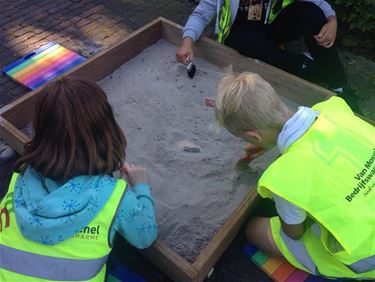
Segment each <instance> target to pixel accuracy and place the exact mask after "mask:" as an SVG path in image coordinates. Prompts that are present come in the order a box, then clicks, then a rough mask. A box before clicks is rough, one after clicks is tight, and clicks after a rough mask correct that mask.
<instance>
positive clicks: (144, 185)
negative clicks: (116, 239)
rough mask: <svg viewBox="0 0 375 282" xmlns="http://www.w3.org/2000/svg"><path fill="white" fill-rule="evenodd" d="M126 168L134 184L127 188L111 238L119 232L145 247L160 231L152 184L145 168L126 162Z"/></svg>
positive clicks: (137, 245)
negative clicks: (149, 182)
mask: <svg viewBox="0 0 375 282" xmlns="http://www.w3.org/2000/svg"><path fill="white" fill-rule="evenodd" d="M125 170H126V172H127V176H128V179H129V182H130V183H133V184H134V186H133V187H131V186H130V185H131V184H128V186H127V188H126V192H125V195H124V198H123V200H122V203H121V206H120V210H119V212H118V213H117V215H116V218H115V220H114V224H113V228H112V230H111V238H113V236H114V233H115V232H119V233H120V234H121V235H122V236H123V237H124V238H125V239H126V241H128V242H129V243H130V244H131V245H133V246H134V247H136V248H139V249H144V248H147V247H149V246H150V245H151V244H152V243H153V242H154V241H155V240H156V237H157V233H158V230H157V225H156V218H155V209H154V202H153V200H152V196H151V191H150V185H149V184H148V180H147V173H146V170H145V169H144V168H142V167H139V166H135V165H131V164H130V165H129V164H127V163H126V164H125Z"/></svg>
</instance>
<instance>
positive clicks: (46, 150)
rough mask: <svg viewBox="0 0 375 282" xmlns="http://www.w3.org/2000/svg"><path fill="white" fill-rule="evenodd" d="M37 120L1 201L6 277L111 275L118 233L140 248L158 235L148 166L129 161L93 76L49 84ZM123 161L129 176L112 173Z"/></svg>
mask: <svg viewBox="0 0 375 282" xmlns="http://www.w3.org/2000/svg"><path fill="white" fill-rule="evenodd" d="M33 126H34V136H33V139H32V140H31V141H30V142H29V143H27V144H26V145H25V152H24V154H23V156H22V157H21V158H20V159H19V160H18V162H17V163H16V171H15V173H14V174H13V176H12V180H11V184H10V186H9V190H8V193H7V194H6V195H5V197H4V198H3V200H2V202H1V206H0V211H1V214H0V216H1V223H2V225H1V227H0V249H1V250H0V253H1V259H0V281H36V280H37V281H53V280H59V281H104V279H105V272H106V260H107V257H108V255H109V253H110V251H111V248H112V243H113V241H114V237H115V235H116V234H117V233H119V234H120V235H121V236H123V237H124V238H125V239H126V240H127V241H128V242H129V243H130V244H132V245H133V246H135V247H136V248H140V249H142V248H147V247H148V246H150V245H151V244H152V242H153V241H154V240H155V239H156V236H157V226H156V220H155V213H154V203H153V200H152V197H151V193H150V186H149V184H148V179H147V173H146V170H145V169H144V168H142V167H139V166H136V165H132V164H127V163H125V164H124V161H125V148H126V139H125V136H124V134H123V132H122V130H121V129H120V127H119V125H118V124H117V122H116V121H115V119H114V116H113V112H112V108H111V106H110V104H109V103H108V101H107V97H106V94H105V93H104V92H103V90H102V89H101V88H100V87H99V86H98V85H96V84H95V83H94V82H90V81H87V80H83V79H77V78H69V77H66V78H62V79H59V80H57V81H54V82H51V83H49V84H47V85H46V86H45V87H44V88H43V90H42V91H41V93H40V94H39V95H38V97H36V103H35V112H34V119H33ZM123 167H125V170H126V171H127V179H128V182H127V181H125V180H124V179H122V178H119V179H117V178H114V177H113V173H114V172H116V171H122V170H123ZM130 185H131V186H130Z"/></svg>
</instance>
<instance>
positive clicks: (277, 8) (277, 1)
mask: <svg viewBox="0 0 375 282" xmlns="http://www.w3.org/2000/svg"><path fill="white" fill-rule="evenodd" d="M293 2H294V0H271V7H270V11H269V14H268V18H267V23H272V22H273V21H274V19H276V17H277V15H278V14H279V13H280V12H281V11H282V10H283V9H285V8H286V7H287V6H289V5H290V4H292V3H293Z"/></svg>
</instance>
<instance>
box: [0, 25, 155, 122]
mask: <svg viewBox="0 0 375 282" xmlns="http://www.w3.org/2000/svg"><path fill="white" fill-rule="evenodd" d="M139 36H142V37H144V38H146V39H147V40H146V41H145V42H144V43H143V44H142V45H141V46H140V48H137V49H134V48H132V49H130V50H129V54H130V55H129V56H128V57H127V60H125V61H123V62H118V63H120V64H124V63H126V62H127V61H129V60H130V59H132V58H134V57H135V56H136V55H137V54H139V53H140V52H142V51H143V50H144V49H145V48H147V47H148V46H150V45H151V44H153V43H155V42H156V41H157V40H158V39H160V38H161V19H160V18H157V19H155V20H153V21H151V22H150V23H148V24H146V25H144V26H143V27H141V28H139V29H137V30H136V31H134V32H132V33H129V34H128V35H126V36H125V37H124V39H123V40H121V41H120V42H118V43H116V44H115V45H113V46H111V47H109V48H106V49H105V50H102V51H101V52H99V53H98V54H96V55H95V56H93V57H91V58H89V59H88V60H86V61H85V62H83V63H82V64H80V65H78V66H76V67H74V68H72V69H71V70H69V71H68V72H66V73H64V74H63V75H62V76H60V77H64V76H68V75H75V76H80V77H85V78H88V79H93V80H95V81H96V80H98V78H97V76H98V75H96V77H94V76H92V77H91V76H90V71H88V70H89V69H90V68H92V66H91V65H95V64H97V63H98V61H106V59H107V58H106V56H108V54H110V53H115V51H116V50H117V49H121V46H123V45H126V44H131V43H133V42H136V41H137V39H138V38H139ZM133 44H135V43H133ZM107 68H108V65H107ZM101 69H102V68H101ZM115 69H116V68H114V69H112V72H113V71H114V70H115ZM107 72H108V71H103V70H100V72H99V71H97V73H100V74H102V75H101V76H103V77H104V76H106V75H108V74H107ZM110 73H111V72H110ZM99 76H100V75H99ZM60 77H59V78H60ZM103 77H102V78H103ZM94 78H95V79H94ZM56 79H58V78H56ZM99 79H100V78H99ZM40 91H41V87H40V88H37V89H35V90H33V91H31V92H30V93H27V94H25V95H24V96H22V97H20V98H18V99H17V100H15V101H13V102H11V103H10V104H8V105H6V106H4V107H2V108H1V109H0V116H3V117H4V118H5V119H7V120H8V121H9V122H10V123H12V124H14V125H15V126H16V127H18V128H23V127H25V126H26V125H27V123H28V122H29V121H30V119H31V115H32V106H33V104H34V102H35V96H36V95H37V94H38V93H39V92H40ZM23 115H26V117H25V118H23ZM26 120H27V121H26Z"/></svg>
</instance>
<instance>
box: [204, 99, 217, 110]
mask: <svg viewBox="0 0 375 282" xmlns="http://www.w3.org/2000/svg"><path fill="white" fill-rule="evenodd" d="M204 105H205V106H206V107H211V108H215V106H216V102H215V99H212V98H208V97H205V98H204Z"/></svg>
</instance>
